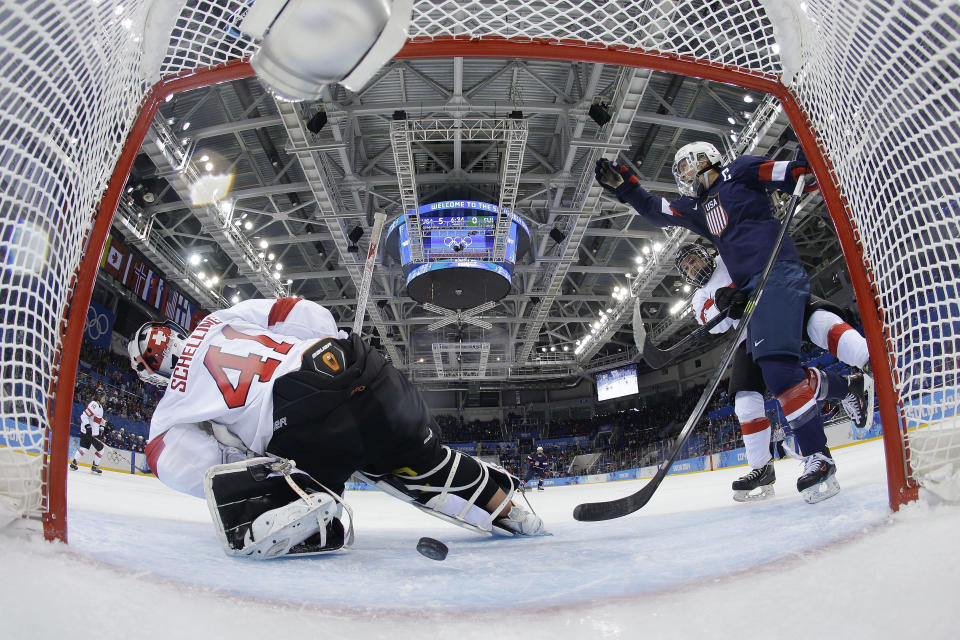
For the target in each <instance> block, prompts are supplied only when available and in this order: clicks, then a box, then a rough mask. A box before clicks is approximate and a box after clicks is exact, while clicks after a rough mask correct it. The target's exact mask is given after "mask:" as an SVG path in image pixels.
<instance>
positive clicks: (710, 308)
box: [690, 256, 737, 333]
mask: <svg viewBox="0 0 960 640" xmlns="http://www.w3.org/2000/svg"><path fill="white" fill-rule="evenodd" d="M714 262H715V264H716V267H715V268H714V270H713V275H712V276H710V280H708V281H707V284H705V285H703V286H702V287H700V288H699V289H697V290H696V291H694V292H693V297H692V298H691V299H690V304H691V305H692V306H693V316H694V317H695V318H696V320H697V324H707V323H708V322H710V321H711V320H713V319H714V318H716V317H717V316H718V315H720V311H719V309H717V305H716V302H715V300H714V296H715V295H716V293H717V290H718V289H721V288H723V287H730V286H733V279H732V278H730V274H729V273H728V272H727V267H726V265H725V264H723V260H722V259H721V258H720V256H717V257H716V258H714ZM735 326H737V321H736V320H732V319H730V318H727V319H725V320H721V321H720V322H719V323H717V325H716V326H715V327H713V328H712V329H710V333H724V332H726V331H727V330H729V329H731V328H733V327H735Z"/></svg>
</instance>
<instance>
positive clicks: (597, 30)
mask: <svg viewBox="0 0 960 640" xmlns="http://www.w3.org/2000/svg"><path fill="white" fill-rule="evenodd" d="M790 1H791V0H737V1H735V0H727V1H725V2H706V1H703V0H672V1H671V0H636V1H634V0H630V1H627V0H623V1H615V0H609V1H605V2H595V1H593V0H549V1H548V0H475V1H468V0H462V1H453V0H415V1H414V3H413V14H412V23H411V26H410V39H409V41H408V43H407V45H406V46H405V47H404V48H403V50H402V51H401V52H400V54H399V56H398V57H402V58H403V57H405V58H416V57H450V56H464V57H475V56H485V57H497V58H539V59H554V60H578V61H584V62H590V63H604V64H613V65H622V66H627V67H642V68H649V69H655V70H661V71H667V72H672V73H681V74H685V75H688V76H695V77H700V78H706V79H709V80H716V81H721V82H726V83H730V84H735V85H739V86H742V87H745V88H749V89H754V90H759V91H763V92H766V93H769V94H773V95H774V96H776V97H777V98H778V99H779V100H780V102H781V104H782V105H783V107H784V109H785V111H786V113H787V114H788V116H789V119H790V122H791V124H792V125H793V127H794V129H795V131H796V132H797V135H798V137H799V139H800V141H801V143H802V145H803V147H804V149H805V151H806V154H807V157H808V159H809V161H810V163H811V165H812V166H813V168H814V171H815V173H816V176H817V178H818V180H819V183H820V186H821V190H822V192H823V196H824V199H825V200H826V203H827V205H828V208H829V211H830V215H831V217H832V218H833V222H834V225H835V226H836V229H837V233H838V236H839V238H840V243H841V246H842V248H843V253H844V257H845V259H846V263H847V266H848V268H849V271H850V275H851V278H852V281H853V287H854V290H855V293H856V296H857V300H858V304H859V307H860V314H861V316H862V319H863V324H864V330H865V333H866V336H867V339H868V342H869V345H870V354H871V359H872V362H873V366H874V373H875V376H876V385H877V395H878V398H879V410H880V417H881V420H882V424H883V426H884V432H885V436H884V439H885V449H886V458H887V478H888V484H889V493H890V503H891V506H893V507H894V508H896V507H897V506H898V505H900V504H902V503H903V502H905V501H907V500H909V499H911V498H912V497H914V496H915V495H916V490H917V486H918V485H923V484H928V485H935V484H938V483H939V484H942V483H944V482H948V481H949V480H950V476H951V475H954V476H955V477H954V479H956V476H960V472H958V471H956V469H957V468H958V467H960V436H958V432H960V430H958V428H957V426H955V424H954V419H955V417H954V416H955V412H956V407H957V391H958V379H957V376H960V368H958V365H960V362H958V358H960V349H958V348H957V347H958V323H960V313H958V310H957V299H958V297H957V296H958V291H957V285H958V283H960V273H958V272H960V256H958V231H960V230H958V226H957V223H958V218H960V215H958V214H960V211H958V209H960V202H958V194H960V173H958V170H957V169H958V167H960V157H958V155H960V154H958V150H960V142H958V131H960V115H958V114H960V104H958V98H957V95H958V91H957V89H958V78H960V55H958V51H957V42H958V37H960V26H958V24H960V9H958V5H957V4H956V3H954V2H946V1H944V0H807V1H806V2H805V3H802V5H801V3H799V0H797V2H796V6H797V11H799V12H801V13H800V14H796V15H800V18H801V19H800V20H799V21H796V20H795V22H794V24H793V25H792V26H791V27H790V28H786V29H784V28H778V30H777V31H776V35H777V36H780V39H779V40H778V38H777V37H775V30H774V23H777V24H778V25H779V24H783V23H782V22H778V21H777V20H776V19H775V16H772V15H768V13H767V8H769V9H770V10H771V11H778V12H780V11H782V10H783V7H784V6H785V5H786V4H787V2H790ZM247 4H248V2H247V0H186V1H185V0H179V1H175V0H156V1H149V0H47V1H46V2H40V1H30V0H2V2H0V83H2V91H0V142H2V146H0V185H2V202H0V211H2V217H0V222H2V225H3V230H2V235H0V256H2V260H3V265H2V283H0V309H2V311H0V313H2V333H0V339H2V348H3V360H2V365H0V401H2V420H3V422H2V431H0V526H2V524H3V522H4V519H5V518H4V515H6V519H7V520H9V518H10V517H25V518H32V519H37V518H40V519H42V521H43V524H44V530H45V533H46V536H47V537H48V538H58V539H62V540H65V539H66V473H67V450H68V442H69V427H70V424H69V423H70V414H71V404H72V401H73V399H74V398H73V387H74V382H75V378H76V370H77V364H78V357H79V352H80V342H81V337H82V333H83V328H84V324H85V322H86V314H87V309H88V306H89V303H90V297H91V293H92V290H93V285H94V280H95V277H96V272H97V269H98V264H99V261H100V256H101V253H102V251H103V247H104V244H105V242H106V238H107V237H108V232H109V229H110V225H111V220H112V217H113V214H114V210H115V208H116V206H117V201H118V198H119V196H120V193H121V191H122V189H123V186H124V183H125V180H126V177H127V175H128V172H129V170H130V167H131V165H132V163H133V160H134V158H135V156H136V154H137V151H138V149H139V147H140V144H141V141H142V139H143V138H144V136H145V134H146V132H147V130H148V128H149V127H150V124H151V121H152V118H153V116H154V114H155V112H156V110H157V106H158V104H159V103H160V101H162V100H163V99H164V98H166V97H167V96H169V95H171V94H173V93H176V92H179V91H183V90H185V89H191V88H196V87H200V86H206V85H210V84H214V83H218V82H224V81H228V80H232V79H236V78H240V77H244V76H249V75H252V71H251V70H250V67H249V65H248V64H247V63H246V62H245V60H246V58H247V57H248V56H249V55H250V53H251V52H252V46H253V45H252V43H251V42H250V41H249V40H248V39H246V38H245V37H244V36H242V35H241V34H240V33H239V31H238V30H237V25H238V24H239V19H240V17H241V16H242V14H243V12H244V11H245V10H246V6H247ZM799 33H803V34H804V37H805V43H804V46H803V51H804V56H803V57H802V58H801V59H800V60H801V61H802V66H801V67H800V68H799V73H797V74H796V76H795V78H794V79H793V82H792V83H789V85H790V86H788V83H784V82H782V78H783V77H785V76H784V69H785V68H786V67H787V63H788V62H789V60H788V58H790V56H789V55H787V49H790V46H791V45H790V41H792V39H794V38H795V37H796V35H797V34H799ZM778 45H779V46H778ZM781 48H782V49H783V50H784V53H783V54H781V53H780V51H781ZM791 50H796V49H791ZM781 55H782V57H781ZM794 60H796V58H794ZM791 68H793V66H791ZM787 75H791V74H787ZM583 109H584V110H585V109H586V106H584V107H583ZM77 400H78V401H81V400H83V401H85V400H86V399H80V398H78V399H77ZM907 429H909V431H907ZM911 459H913V462H914V465H913V466H911V464H910V461H911Z"/></svg>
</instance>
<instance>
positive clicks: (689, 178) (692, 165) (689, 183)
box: [673, 142, 723, 198]
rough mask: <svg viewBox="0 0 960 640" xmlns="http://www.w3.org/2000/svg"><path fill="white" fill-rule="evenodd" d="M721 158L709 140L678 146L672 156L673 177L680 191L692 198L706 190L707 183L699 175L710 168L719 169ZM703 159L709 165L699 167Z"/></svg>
mask: <svg viewBox="0 0 960 640" xmlns="http://www.w3.org/2000/svg"><path fill="white" fill-rule="evenodd" d="M722 159H723V156H721V155H720V152H719V151H717V148H716V147H715V146H713V145H712V144H710V143H709V142H691V143H690V144H685V145H683V146H682V147H680V148H679V149H678V150H677V153H676V155H675V156H673V179H674V180H676V181H677V187H679V188H680V193H681V194H682V195H685V196H690V197H691V198H693V197H696V196H698V195H700V194H701V193H703V192H704V191H706V188H707V185H706V184H704V183H703V181H702V180H701V179H700V177H701V176H702V175H703V174H704V173H706V172H707V171H709V170H710V169H717V170H719V169H720V161H721V160H722ZM704 160H705V161H706V162H707V163H708V165H709V166H707V167H705V168H700V163H701V162H702V161H704Z"/></svg>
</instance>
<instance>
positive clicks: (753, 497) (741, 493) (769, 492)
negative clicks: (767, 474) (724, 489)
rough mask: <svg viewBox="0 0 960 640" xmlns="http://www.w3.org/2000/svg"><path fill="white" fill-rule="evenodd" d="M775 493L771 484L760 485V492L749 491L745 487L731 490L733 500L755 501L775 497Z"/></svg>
mask: <svg viewBox="0 0 960 640" xmlns="http://www.w3.org/2000/svg"><path fill="white" fill-rule="evenodd" d="M776 495H777V493H776V491H774V489H773V487H772V486H767V487H760V493H750V492H749V491H747V490H746V489H737V490H734V492H733V499H734V501H735V502H756V501H758V500H766V499H768V498H774V497H776Z"/></svg>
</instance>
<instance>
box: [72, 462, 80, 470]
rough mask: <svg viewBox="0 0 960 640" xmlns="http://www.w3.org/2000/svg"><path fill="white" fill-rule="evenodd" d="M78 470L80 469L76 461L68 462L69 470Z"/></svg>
mask: <svg viewBox="0 0 960 640" xmlns="http://www.w3.org/2000/svg"><path fill="white" fill-rule="evenodd" d="M79 468H80V467H79V466H78V465H77V461H76V460H71V461H70V469H71V470H73V471H76V470H77V469H79Z"/></svg>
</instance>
